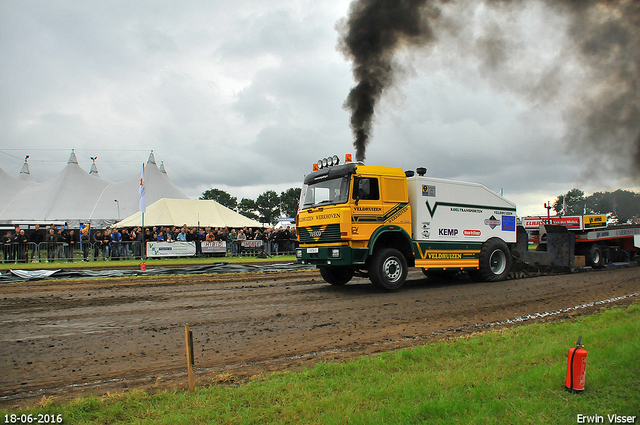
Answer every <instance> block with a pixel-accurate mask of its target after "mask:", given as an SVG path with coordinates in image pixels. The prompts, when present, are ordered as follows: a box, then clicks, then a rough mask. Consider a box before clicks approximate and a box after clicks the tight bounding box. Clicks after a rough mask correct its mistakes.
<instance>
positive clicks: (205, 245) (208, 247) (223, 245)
mask: <svg viewBox="0 0 640 425" xmlns="http://www.w3.org/2000/svg"><path fill="white" fill-rule="evenodd" d="M201 244H202V245H201V246H202V253H203V254H224V253H226V252H227V242H226V241H202V243H201Z"/></svg>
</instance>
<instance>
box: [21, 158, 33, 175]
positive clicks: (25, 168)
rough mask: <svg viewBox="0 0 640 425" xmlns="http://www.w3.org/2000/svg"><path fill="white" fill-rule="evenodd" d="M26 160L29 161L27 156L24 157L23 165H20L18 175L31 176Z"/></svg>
mask: <svg viewBox="0 0 640 425" xmlns="http://www.w3.org/2000/svg"><path fill="white" fill-rule="evenodd" d="M27 159H29V155H27V156H25V157H24V164H22V169H21V170H20V174H31V172H29V163H28V162H27Z"/></svg>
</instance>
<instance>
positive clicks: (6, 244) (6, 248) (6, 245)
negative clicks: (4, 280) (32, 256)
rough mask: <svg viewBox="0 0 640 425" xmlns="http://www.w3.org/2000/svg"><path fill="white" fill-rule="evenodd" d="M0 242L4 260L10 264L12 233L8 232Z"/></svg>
mask: <svg viewBox="0 0 640 425" xmlns="http://www.w3.org/2000/svg"><path fill="white" fill-rule="evenodd" d="M0 242H2V253H3V260H4V261H7V262H9V260H10V258H11V232H7V233H6V234H5V235H4V236H2V238H0Z"/></svg>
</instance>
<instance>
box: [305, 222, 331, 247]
mask: <svg viewBox="0 0 640 425" xmlns="http://www.w3.org/2000/svg"><path fill="white" fill-rule="evenodd" d="M298 232H299V234H300V243H318V242H320V243H322V242H340V241H341V237H340V225H339V224H329V225H326V226H311V227H301V228H299V229H298Z"/></svg>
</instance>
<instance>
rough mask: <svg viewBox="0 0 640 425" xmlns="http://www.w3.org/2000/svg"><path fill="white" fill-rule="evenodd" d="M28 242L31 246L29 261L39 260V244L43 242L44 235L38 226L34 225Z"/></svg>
mask: <svg viewBox="0 0 640 425" xmlns="http://www.w3.org/2000/svg"><path fill="white" fill-rule="evenodd" d="M29 242H31V243H32V244H33V245H31V259H38V260H40V244H41V243H42V242H44V233H43V232H42V230H40V225H39V224H36V227H35V229H34V230H33V232H31V235H30V237H29Z"/></svg>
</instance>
